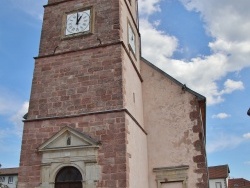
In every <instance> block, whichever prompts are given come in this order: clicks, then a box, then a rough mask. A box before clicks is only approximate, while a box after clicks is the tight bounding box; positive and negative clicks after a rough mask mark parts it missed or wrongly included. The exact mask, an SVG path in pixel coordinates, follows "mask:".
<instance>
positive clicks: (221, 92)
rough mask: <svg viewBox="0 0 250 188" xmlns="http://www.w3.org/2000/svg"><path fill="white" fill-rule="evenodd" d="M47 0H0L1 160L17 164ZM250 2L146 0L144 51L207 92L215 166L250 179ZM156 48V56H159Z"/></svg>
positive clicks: (211, 154)
mask: <svg viewBox="0 0 250 188" xmlns="http://www.w3.org/2000/svg"><path fill="white" fill-rule="evenodd" d="M45 4H47V0H37V1H34V0H1V1H0V164H2V168H9V167H17V166H18V165H19V157H20V150H21V137H22V128H23V123H22V116H23V115H24V114H25V113H26V112H27V109H28V104H29V102H28V101H29V96H30V89H31V80H32V75H33V69H34V59H33V57H36V56H37V55H38V47H39V41H40V34H41V27H42V18H43V5H45ZM249 9H250V1H249V0H237V1H236V0H219V1H218V0H139V12H140V33H141V40H142V56H143V57H144V58H146V59H147V60H149V61H150V62H152V63H153V64H155V65H156V66H157V67H159V68H161V69H162V70H163V71H165V72H166V73H168V74H169V75H171V76H173V77H174V78H176V79H177V80H179V81H180V82H181V83H183V84H186V85H187V86H188V87H189V88H191V89H192V90H194V91H196V92H198V93H200V94H202V95H204V96H205V97H206V98H207V114H206V118H207V119H206V120H207V121H206V126H207V135H206V136H207V139H206V147H207V157H208V165H209V166H215V165H224V164H228V165H229V168H230V177H231V178H246V179H248V180H250V147H249V144H250V117H249V116H247V110H248V109H249V108H250V34H249V33H250V22H249V18H250V11H249ZM156 54H157V55H156Z"/></svg>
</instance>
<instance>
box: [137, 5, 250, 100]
mask: <svg viewBox="0 0 250 188" xmlns="http://www.w3.org/2000/svg"><path fill="white" fill-rule="evenodd" d="M180 1H181V2H182V3H183V4H184V5H185V7H186V8H187V10H189V11H196V12H199V13H200V15H201V17H202V19H203V21H204V27H205V28H206V31H207V33H208V34H209V35H211V37H212V38H213V39H214V40H213V41H212V42H210V43H209V44H208V46H209V47H210V49H211V51H212V54H211V55H209V56H200V57H196V58H193V59H191V60H190V61H185V60H176V59H173V58H172V55H173V53H174V52H175V51H176V50H178V49H177V47H178V39H177V38H176V37H175V36H170V35H168V34H167V33H165V32H163V31H159V30H157V28H156V27H157V24H155V23H160V20H152V23H150V22H149V19H148V17H149V15H152V14H154V13H157V11H160V0H143V1H141V3H140V4H139V5H140V7H139V10H141V20H140V31H141V36H142V55H143V57H145V58H146V59H148V60H149V61H150V62H152V63H154V64H155V65H156V66H158V67H159V68H161V69H162V70H164V71H165V72H167V73H168V74H170V75H171V76H173V77H174V78H176V79H177V80H179V81H181V82H182V83H185V84H186V85H187V86H188V87H190V88H192V89H193V90H195V91H197V92H199V93H200V94H202V95H204V96H206V97H207V102H208V105H212V104H217V103H220V102H223V101H224V95H225V94H230V93H232V92H234V91H236V90H242V89H244V84H243V83H242V82H241V81H234V80H232V79H227V80H226V82H225V83H224V87H222V88H221V87H220V86H219V85H218V82H219V81H221V80H222V79H223V78H225V77H226V76H227V75H228V74H229V73H231V72H236V71H240V70H242V69H243V68H246V67H250V61H249V59H250V35H249V31H250V23H249V21H248V18H249V17H250V12H249V10H248V8H247V7H250V1H248V0H243V1H242V3H243V4H242V3H238V2H237V1H234V0H221V1H217V0H211V1H200V0H180ZM139 2H140V1H139ZM162 9H163V8H162ZM154 26H156V27H154ZM149 36H150V37H149ZM156 54H157V55H156Z"/></svg>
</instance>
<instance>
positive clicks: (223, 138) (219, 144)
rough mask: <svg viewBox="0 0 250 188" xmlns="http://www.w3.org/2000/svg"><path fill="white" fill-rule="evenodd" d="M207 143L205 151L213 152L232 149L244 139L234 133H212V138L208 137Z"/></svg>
mask: <svg viewBox="0 0 250 188" xmlns="http://www.w3.org/2000/svg"><path fill="white" fill-rule="evenodd" d="M209 141H210V142H208V143H207V148H206V149H207V152H208V153H213V152H217V151H221V150H226V149H234V148H236V147H237V146H239V145H240V144H241V143H242V142H243V141H244V139H243V138H242V137H237V136H234V135H225V134H223V133H219V134H215V135H213V139H209Z"/></svg>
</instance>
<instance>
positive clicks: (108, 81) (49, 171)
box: [18, 0, 148, 188]
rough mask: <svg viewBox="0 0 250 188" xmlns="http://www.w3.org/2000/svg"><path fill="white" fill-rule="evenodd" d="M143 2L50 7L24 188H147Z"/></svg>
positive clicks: (26, 135) (61, 0)
mask: <svg viewBox="0 0 250 188" xmlns="http://www.w3.org/2000/svg"><path fill="white" fill-rule="evenodd" d="M146 139H147V138H146V132H145V130H144V123H143V105H142V77H141V73H140V34H139V30H138V13H137V0H48V4H47V5H45V6H44V20H43V26H42V34H41V41H40V48H39V55H38V57H36V58H35V69H34V75H33V81H32V90H31V97H30V106H29V111H28V114H27V119H26V120H25V121H24V132H23V140H22V151H21V159H20V170H19V177H18V178H19V179H18V188H83V187H84V188H97V187H98V188H101V187H103V188H104V187H106V188H112V187H114V188H115V187H116V188H118V187H119V188H122V187H131V188H140V187H141V188H146V187H148V179H147V178H148V163H147V140H146Z"/></svg>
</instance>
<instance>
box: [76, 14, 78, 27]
mask: <svg viewBox="0 0 250 188" xmlns="http://www.w3.org/2000/svg"><path fill="white" fill-rule="evenodd" d="M76 25H78V12H77V13H76Z"/></svg>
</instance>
